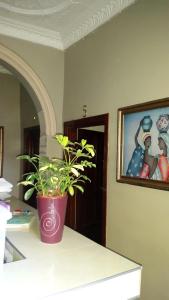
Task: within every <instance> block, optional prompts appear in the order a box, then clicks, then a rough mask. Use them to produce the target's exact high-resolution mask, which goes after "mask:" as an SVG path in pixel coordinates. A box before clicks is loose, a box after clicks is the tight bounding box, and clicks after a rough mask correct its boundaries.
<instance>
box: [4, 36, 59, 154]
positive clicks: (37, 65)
mask: <svg viewBox="0 0 169 300" xmlns="http://www.w3.org/2000/svg"><path fill="white" fill-rule="evenodd" d="M0 44H2V45H3V46H5V47H7V48H9V49H10V50H12V51H13V52H15V53H16V54H17V55H18V56H20V57H21V58H22V59H23V60H24V61H25V63H27V64H28V65H29V66H30V67H31V68H32V70H33V71H34V72H35V73H36V74H37V75H38V77H39V78H40V80H41V81H42V83H43V85H44V86H45V88H46V90H47V93H48V95H49V97H50V99H51V102H52V105H53V108H54V110H55V115H56V130H57V132H60V131H62V111H63V87H64V52H62V51H59V50H56V49H54V48H50V47H46V46H41V45H38V44H33V43H31V42H27V41H22V40H19V39H15V38H11V37H5V36H2V35H0ZM54 147H56V146H55V144H54V142H53V139H49V140H48V145H47V153H48V154H53V153H54V151H53V148H54Z"/></svg>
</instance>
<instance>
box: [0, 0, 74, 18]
mask: <svg viewBox="0 0 169 300" xmlns="http://www.w3.org/2000/svg"><path fill="white" fill-rule="evenodd" d="M72 3H73V2H72V1H69V0H64V1H62V3H58V4H57V6H56V5H55V6H53V7H46V8H40V9H33V8H32V5H31V1H30V4H29V5H28V6H29V8H22V7H19V6H17V5H11V4H8V3H4V2H2V1H0V8H2V9H5V10H7V11H10V12H14V13H17V14H22V15H31V16H45V15H51V14H54V13H58V12H60V11H62V10H63V9H66V8H68V7H69V6H71V5H72ZM25 5H26V4H25Z"/></svg>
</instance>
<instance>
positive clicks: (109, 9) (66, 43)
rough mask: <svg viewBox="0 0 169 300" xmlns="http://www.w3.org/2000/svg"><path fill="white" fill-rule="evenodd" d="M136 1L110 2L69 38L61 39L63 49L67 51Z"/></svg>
mask: <svg viewBox="0 0 169 300" xmlns="http://www.w3.org/2000/svg"><path fill="white" fill-rule="evenodd" d="M136 1H137V0H116V1H110V3H109V4H108V5H106V6H105V7H103V8H102V9H100V10H98V11H97V12H96V13H95V14H94V15H93V16H92V17H91V18H89V19H88V20H86V22H84V23H83V24H81V26H79V28H77V29H76V30H75V31H73V32H71V34H70V35H69V36H67V37H66V38H64V39H62V43H63V48H64V49H67V48H68V47H70V46H71V45H72V44H74V43H76V42H78V41H79V40H80V39H82V38H84V37H85V36H86V35H88V34H89V33H91V32H93V31H94V30H96V28H98V27H99V26H101V25H103V24H104V23H106V22H107V21H109V20H110V19H111V18H112V17H114V16H115V15H117V14H119V13H121V12H122V11H123V10H124V9H125V8H127V7H128V6H130V5H131V4H133V3H134V2H136Z"/></svg>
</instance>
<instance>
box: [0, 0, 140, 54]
mask: <svg viewBox="0 0 169 300" xmlns="http://www.w3.org/2000/svg"><path fill="white" fill-rule="evenodd" d="M134 2H135V0H36V1H34V0H3V1H1V0H0V34H3V35H7V36H12V37H16V38H19V39H23V40H27V41H31V42H35V43H38V44H42V45H47V46H50V47H54V48H57V49H60V50H65V49H67V48H68V47H69V46H71V45H72V44H74V43H75V42H77V41H78V40H80V39H81V38H83V37H85V36H86V35H87V34H89V33H90V32H92V31H94V30H95V29H96V28H97V27H99V26H100V25H102V24H103V23H105V22H107V21H108V20H110V19H111V18H112V17H113V16H115V15H116V14H118V13H120V12H121V11H122V10H123V9H125V8H126V7H128V6H129V5H131V4H132V3H134Z"/></svg>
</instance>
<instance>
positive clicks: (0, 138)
mask: <svg viewBox="0 0 169 300" xmlns="http://www.w3.org/2000/svg"><path fill="white" fill-rule="evenodd" d="M3 154H4V127H3V126H0V177H2V175H3Z"/></svg>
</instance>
